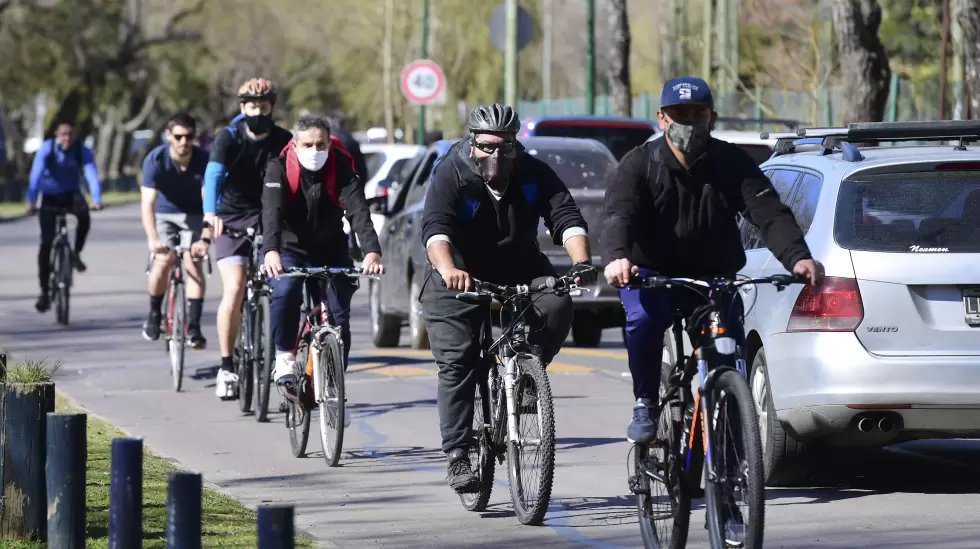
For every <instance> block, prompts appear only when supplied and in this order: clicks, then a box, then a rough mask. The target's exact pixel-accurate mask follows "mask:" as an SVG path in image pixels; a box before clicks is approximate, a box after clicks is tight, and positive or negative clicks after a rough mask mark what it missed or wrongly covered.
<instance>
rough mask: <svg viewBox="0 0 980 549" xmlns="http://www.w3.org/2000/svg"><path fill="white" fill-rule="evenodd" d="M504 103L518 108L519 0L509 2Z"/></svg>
mask: <svg viewBox="0 0 980 549" xmlns="http://www.w3.org/2000/svg"><path fill="white" fill-rule="evenodd" d="M504 67H505V69H504V71H505V72H504V102H506V103H507V104H508V105H510V106H511V107H513V108H515V109H516V108H517V0H507V48H506V50H505V51H504Z"/></svg>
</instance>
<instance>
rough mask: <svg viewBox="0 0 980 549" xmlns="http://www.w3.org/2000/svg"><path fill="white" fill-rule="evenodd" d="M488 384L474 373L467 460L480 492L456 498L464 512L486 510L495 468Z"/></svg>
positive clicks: (491, 490) (485, 379)
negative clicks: (470, 433) (475, 377)
mask: <svg viewBox="0 0 980 549" xmlns="http://www.w3.org/2000/svg"><path fill="white" fill-rule="evenodd" d="M490 399H491V395H490V387H489V385H488V380H487V378H482V379H481V378H480V376H477V381H476V395H475V396H474V399H473V437H472V439H470V447H469V451H468V453H469V456H470V463H472V464H473V465H474V467H473V472H474V473H476V477H477V478H478V479H480V489H479V491H477V492H475V493H472V494H460V495H459V500H460V502H462V504H463V509H466V510H467V511H476V512H482V511H486V509H487V504H488V503H490V494H491V493H492V492H493V474H494V469H495V467H496V463H495V462H494V457H495V456H494V452H493V425H492V423H491V422H492V421H493V420H492V417H493V415H492V411H491V408H490V402H491V400H490Z"/></svg>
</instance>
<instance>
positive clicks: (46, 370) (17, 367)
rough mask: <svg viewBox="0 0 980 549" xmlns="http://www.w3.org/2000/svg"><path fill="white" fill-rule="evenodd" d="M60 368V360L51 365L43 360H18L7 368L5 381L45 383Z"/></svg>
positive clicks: (52, 377)
mask: <svg viewBox="0 0 980 549" xmlns="http://www.w3.org/2000/svg"><path fill="white" fill-rule="evenodd" d="M60 368H61V361H60V360H56V361H55V362H54V363H53V364H51V365H48V363H47V362H46V361H44V360H28V361H27V362H18V363H16V364H14V365H13V366H10V367H9V368H8V369H7V383H47V382H49V381H51V380H52V379H54V374H55V372H57V371H58V369H60Z"/></svg>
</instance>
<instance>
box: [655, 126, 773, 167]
mask: <svg viewBox="0 0 980 549" xmlns="http://www.w3.org/2000/svg"><path fill="white" fill-rule="evenodd" d="M661 135H663V134H662V133H658V134H655V135H651V136H650V139H647V142H648V143H649V142H650V141H653V140H654V139H659V138H660V136H661ZM711 137H714V138H715V139H720V140H722V141H727V142H729V143H734V144H735V145H737V146H738V148H740V149H742V150H743V151H745V152H747V153H749V156H751V157H752V158H753V159H755V161H756V163H757V164H762V163H763V162H765V161H766V160H769V158H771V157H772V153H773V151H774V150H775V147H776V140H775V139H762V138H761V137H759V132H750V131H741V130H715V131H713V132H711Z"/></svg>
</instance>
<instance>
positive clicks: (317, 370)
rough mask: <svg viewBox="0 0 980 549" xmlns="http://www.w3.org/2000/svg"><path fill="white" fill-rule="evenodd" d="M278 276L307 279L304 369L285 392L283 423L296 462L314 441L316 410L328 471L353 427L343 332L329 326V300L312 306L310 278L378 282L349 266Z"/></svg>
mask: <svg viewBox="0 0 980 549" xmlns="http://www.w3.org/2000/svg"><path fill="white" fill-rule="evenodd" d="M280 276H283V277H299V278H304V279H307V280H306V281H304V284H303V285H302V289H303V305H302V308H301V309H300V330H299V335H298V336H297V342H296V364H299V365H302V366H304V367H303V368H301V371H300V372H299V379H298V380H297V382H296V384H295V385H294V386H293V389H294V392H290V391H289V390H287V391H285V394H284V395H283V397H284V399H285V401H286V422H285V423H286V429H288V430H289V443H290V446H291V447H292V450H293V456H294V457H297V458H299V457H303V456H304V455H305V454H306V444H307V442H308V441H309V436H310V414H311V412H312V411H313V408H317V407H318V408H319V411H320V444H321V445H322V446H323V459H324V460H325V461H326V462H327V466H328V467H335V466H337V464H338V463H339V462H340V452H341V449H342V448H343V444H344V428H345V427H346V426H347V425H348V424H349V419H348V418H347V410H346V403H347V396H346V392H345V389H344V370H345V369H346V368H345V366H344V343H343V340H342V339H341V334H340V327H339V326H334V325H332V324H331V323H330V315H329V313H328V310H327V304H326V302H325V300H326V295H325V294H323V299H324V302H321V303H319V304H315V303H313V298H312V296H310V292H309V291H308V290H307V284H306V283H305V282H308V279H313V280H315V281H317V282H318V283H319V282H327V281H329V280H331V279H332V278H333V277H335V276H347V277H351V278H355V279H360V278H370V279H374V280H377V279H378V278H380V277H379V276H378V275H365V274H361V271H360V269H357V268H351V267H342V268H331V267H306V268H303V267H292V268H289V269H286V272H285V273H283V274H282V275H280Z"/></svg>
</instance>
